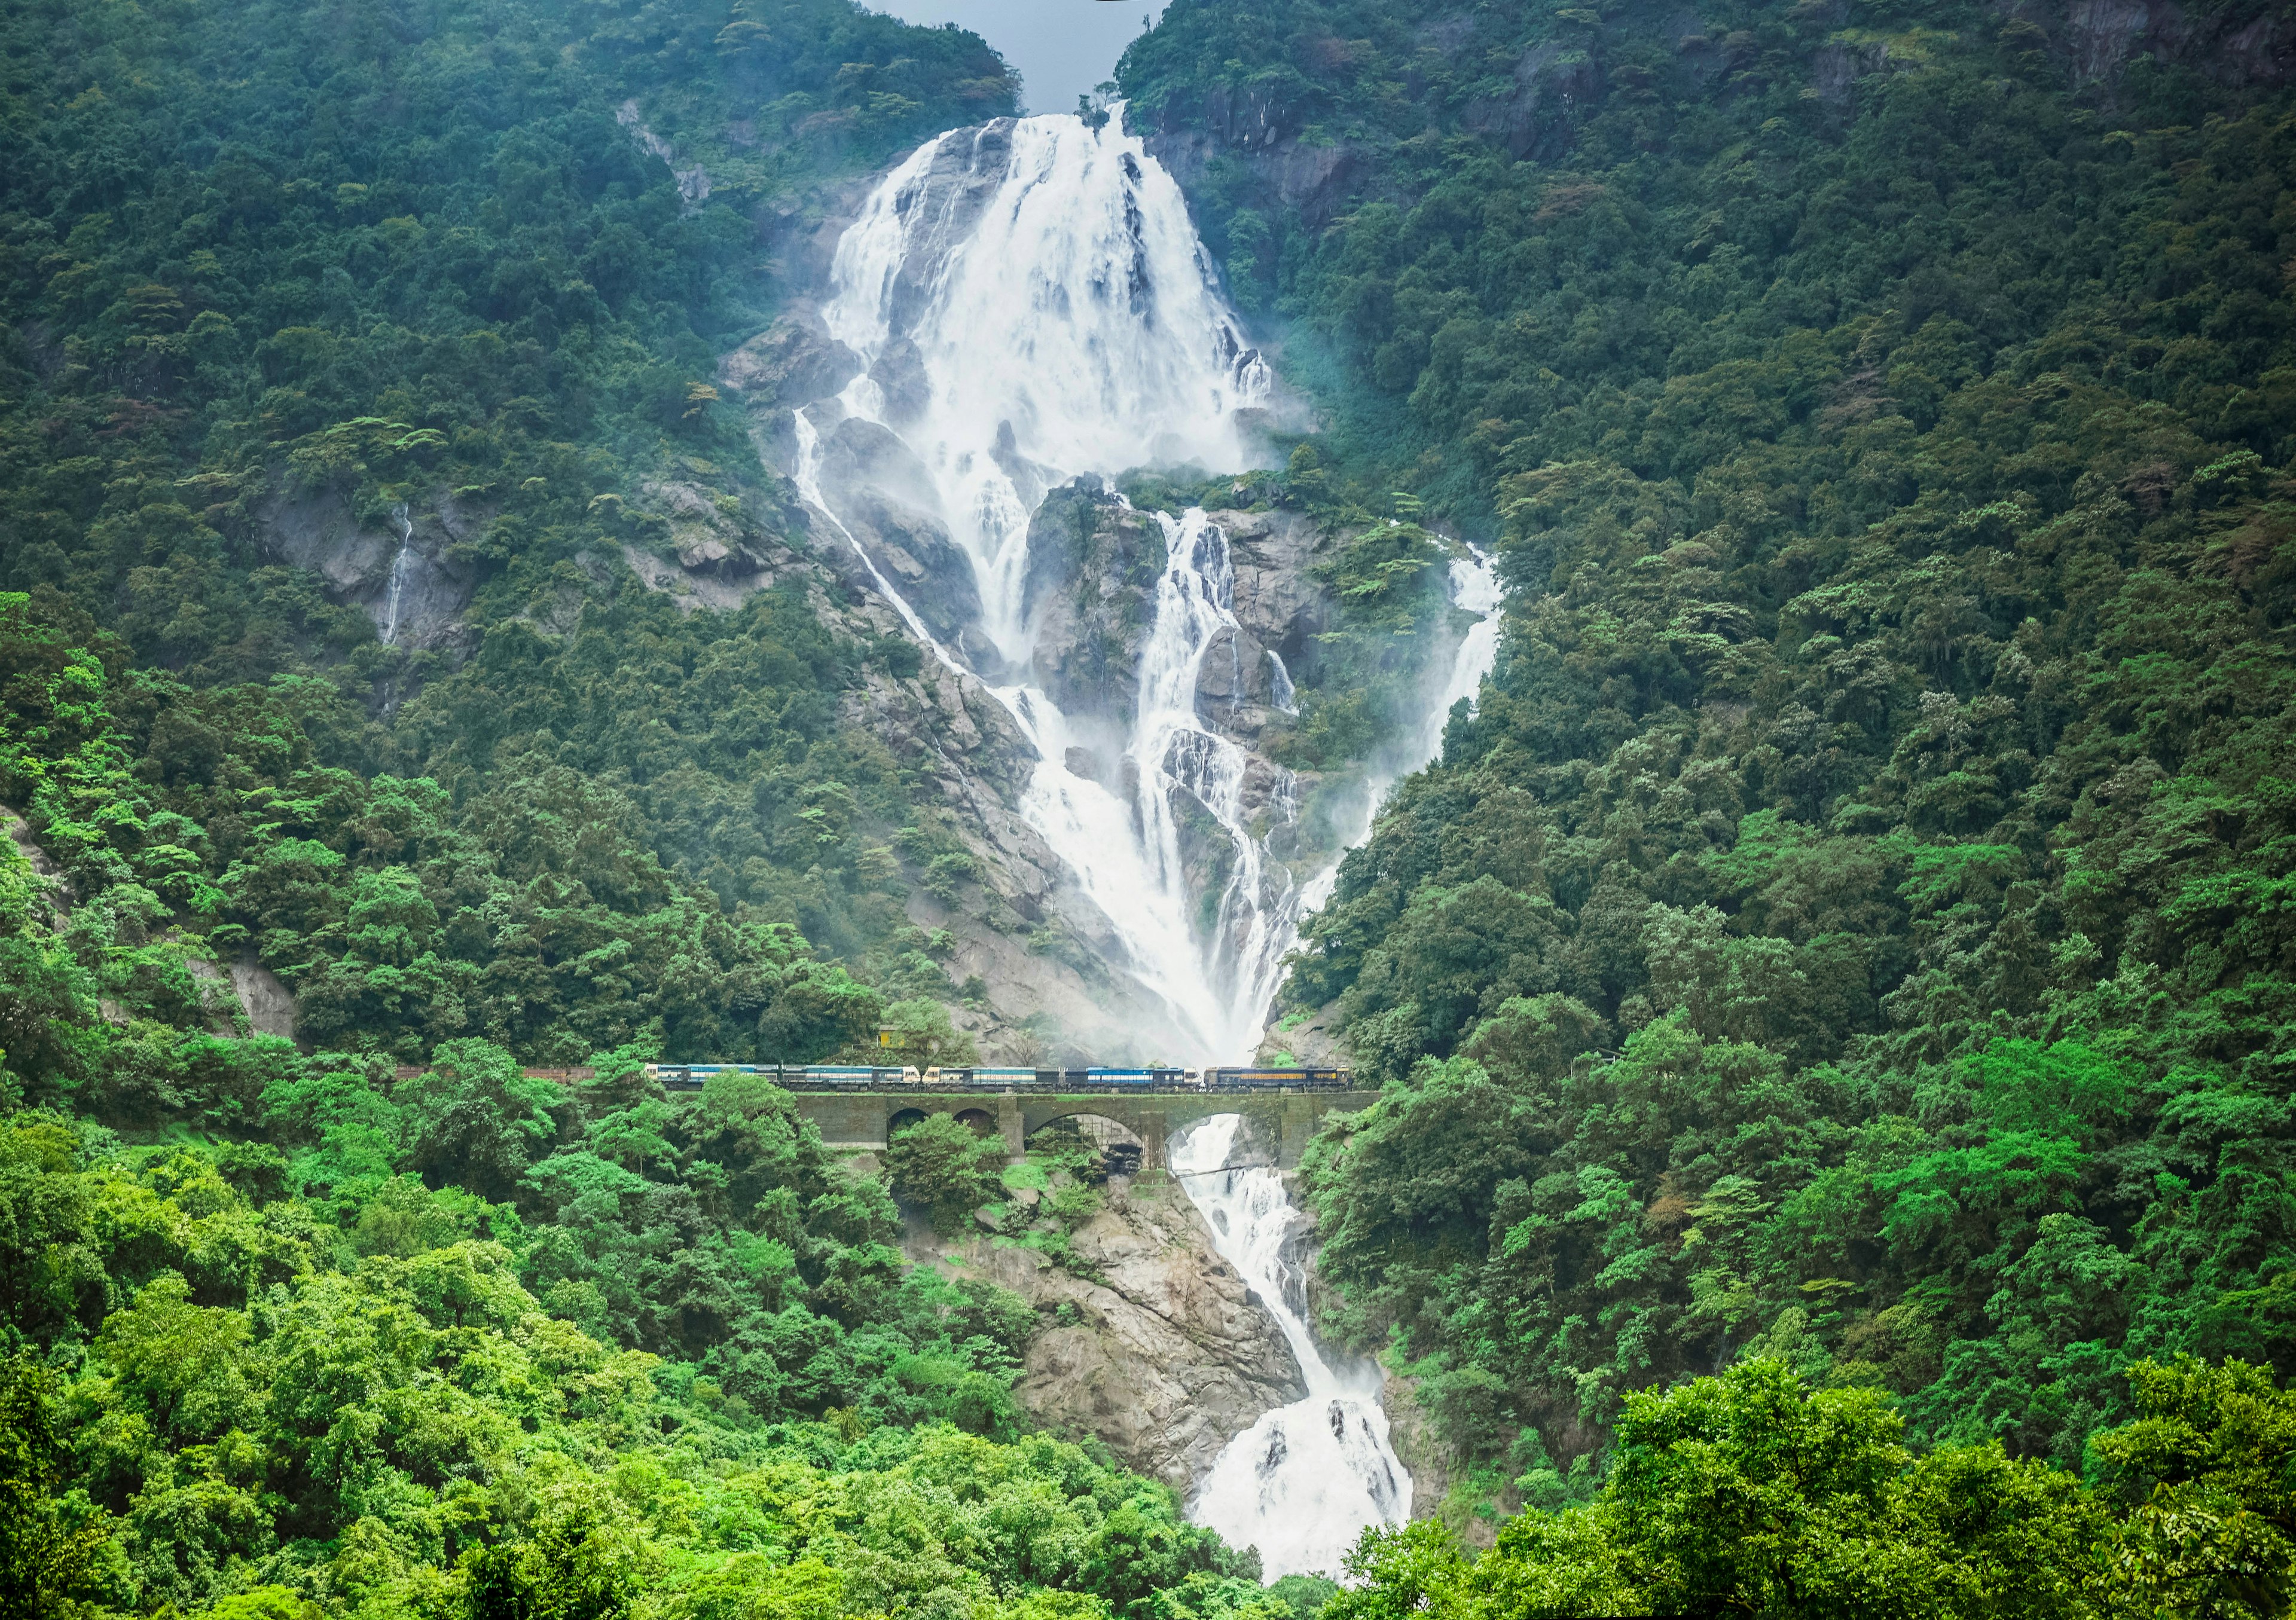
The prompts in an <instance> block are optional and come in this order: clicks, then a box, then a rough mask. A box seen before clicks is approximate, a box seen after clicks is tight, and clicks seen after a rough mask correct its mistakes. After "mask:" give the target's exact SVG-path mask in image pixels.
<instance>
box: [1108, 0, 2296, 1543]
mask: <svg viewBox="0 0 2296 1620" xmlns="http://www.w3.org/2000/svg"><path fill="white" fill-rule="evenodd" d="M2137 10H2139V11H2144V10H2145V8H2141V7H2140V8H2137ZM2162 14H2163V10H2162V8H2157V7H2156V8H2153V9H2152V10H2151V11H2147V12H2145V15H2144V17H2143V18H2140V19H2136V20H2128V19H2122V20H2120V21H2117V22H2113V23H2111V24H2108V23H2105V22H2100V21H2098V20H2096V19H2095V16H2093V15H2091V13H2089V12H2086V11H2084V10H2082V9H2081V8H2071V9H2065V8H2048V7H2044V6H2039V5H2031V6H2025V7H2021V8H2019V7H2011V6H1985V5H1975V4H1926V3H1920V0H1907V3H1898V4H1871V5H1868V4H1860V5H1854V6H1850V5H1835V4H1819V3H1806V4H1797V5H1791V6H1789V5H1771V4H1707V5H1702V6H1699V7H1697V8H1695V10H1694V12H1693V11H1692V10H1685V9H1684V8H1679V7H1662V6H1654V5H1653V6H1645V5H1639V4H1620V5H1604V6H1601V7H1556V8H1550V7H1547V6H1544V5H1541V6H1533V7H1528V8H1484V9H1478V10H1472V11H1469V10H1457V11H1453V10H1450V9H1447V8H1444V7H1441V6H1439V5H1431V6H1426V7H1411V8H1400V7H1395V6H1391V5H1386V4H1348V3H1346V0H1257V3H1254V4H1196V3H1194V0H1180V3H1179V4H1175V5H1174V6H1173V7H1172V8H1171V10H1170V12H1169V13H1168V14H1167V16H1166V18H1165V20H1163V22H1162V24H1161V26H1160V27H1159V28H1158V29H1156V30H1155V31H1154V33H1153V34H1152V35H1150V36H1148V37H1144V39H1142V40H1141V41H1140V42H1138V43H1137V44H1136V45H1135V46H1134V47H1133V48H1132V50H1131V51H1130V53H1128V55H1127V57H1126V59H1125V62H1124V66H1123V72H1122V75H1121V78H1122V84H1123V87H1124V90H1125V93H1126V94H1128V96H1129V97H1130V98H1131V101H1132V106H1133V109H1134V114H1135V116H1136V117H1138V118H1140V119H1142V120H1143V121H1144V123H1146V124H1147V125H1148V126H1149V127H1152V128H1154V129H1156V130H1158V131H1159V132H1160V133H1159V134H1158V135H1157V143H1159V145H1160V148H1161V150H1163V151H1166V152H1167V153H1168V154H1169V156H1170V160H1172V161H1173V162H1175V163H1176V164H1178V165H1179V166H1180V167H1181V168H1182V169H1183V172H1184V173H1185V175H1186V176H1189V183H1190V184H1191V185H1192V187H1193V197H1194V199H1195V200H1196V202H1197V205H1198V208H1199V210H1200V213H1201V217H1202V218H1203V221H1204V228H1205V233H1206V236H1207V239H1208V241H1210V242H1211V243H1212V245H1213V247H1214V249H1215V250H1216V251H1217V252H1218V253H1219V254H1220V255H1221V257H1222V258H1224V261H1225V263H1226V270H1227V274H1228V276H1229V278H1230V281H1231V282H1232V283H1233V284H1234V286H1235V287H1236V288H1237V290H1238V291H1239V293H1240V294H1241V295H1242V296H1243V297H1245V298H1246V299H1250V300H1251V301H1252V302H1253V303H1254V305H1255V306H1256V307H1258V308H1259V309H1260V310H1262V311H1264V312H1265V313H1266V315H1267V318H1268V319H1270V320H1271V321H1272V322H1274V323H1277V324H1278V325H1279V327H1280V329H1281V330H1282V331H1284V333H1285V334H1286V338H1285V342H1286V348H1285V351H1284V357H1285V360H1286V362H1287V364H1289V365H1290V366H1291V367H1292V370H1293V371H1294V372H1297V373H1299V374H1302V375H1305V376H1308V377H1310V378H1314V379H1316V380H1318V381H1319V382H1320V383H1321V385H1322V387H1323V390H1324V399H1325V401H1326V402H1327V405H1329V407H1330V408H1331V410H1332V412H1333V421H1332V424H1331V429H1330V431H1329V433H1328V434H1327V435H1326V436H1325V437H1324V438H1322V439H1320V440H1318V441H1316V442H1315V443H1313V444H1311V445H1309V446H1305V447H1303V448H1302V449H1301V450H1300V451H1299V452H1298V453H1296V454H1295V455H1294V457H1293V460H1292V477H1291V485H1292V489H1293V491H1294V492H1295V494H1294V498H1298V499H1302V500H1306V501H1309V502H1326V503H1354V504H1355V505H1357V507H1359V508H1363V509H1368V510H1374V511H1375V510H1379V509H1380V507H1381V505H1382V503H1395V505H1396V506H1397V507H1398V509H1401V508H1402V507H1403V506H1404V505H1405V504H1406V503H1407V507H1408V510H1409V511H1421V510H1422V508H1423V509H1424V516H1425V518H1426V520H1434V519H1436V518H1440V519H1441V520H1445V521H1447V523H1448V524H1449V525H1450V526H1451V527H1452V528H1455V529H1456V530H1457V531H1459V532H1462V533H1464V534H1465V535H1467V536H1472V537H1476V538H1480V539H1482V540H1484V541H1485V542H1487V543H1488V544H1494V545H1496V546H1497V548H1498V549H1499V550H1500V552H1501V553H1502V556H1503V558H1504V566H1505V571H1506V574H1507V577H1508V579H1509V580H1510V582H1511V585H1512V591H1511V595H1510V598H1509V605H1508V620H1507V626H1506V639H1505V645H1504V649H1503V651H1502V654H1501V660H1500V665H1499V668H1498V670H1497V674H1496V675H1495V676H1494V678H1493V680H1492V681H1491V683H1489V685H1488V687H1487V689H1486V690H1485V691H1484V693H1483V695H1482V699H1481V702H1480V708H1478V709H1477V710H1476V711H1475V713H1474V714H1473V715H1472V717H1470V716H1467V715H1465V714H1464V712H1455V715H1454V716H1453V719H1452V721H1451V724H1450V729H1449V732H1448V734H1447V749H1446V753H1445V757H1444V759H1443V761H1442V762H1441V764H1440V765H1439V767H1438V768H1435V769H1431V770H1429V771H1427V772H1425V773H1423V774H1421V775H1419V776H1417V777H1415V778H1413V779H1411V780H1410V781H1408V782H1407V783H1406V784H1405V785H1404V787H1403V788H1402V789H1401V790H1400V791H1399V792H1398V795H1397V797H1396V798H1395V800H1394V802H1393V803H1392V804H1391V806H1390V808H1389V809H1388V811H1387V813H1386V814H1384V815H1383V816H1382V818H1381V821H1380V823H1379V825H1378V828H1377V830H1376V831H1375V833H1374V836H1373V838H1372V839H1371V841H1370V843H1369V844H1368V845H1367V846H1366V847H1364V848H1363V849H1361V850H1359V851H1358V852H1357V853H1356V854H1354V855H1351V856H1350V857H1349V860H1348V862H1347V863H1346V865H1345V867H1344V869H1343V871H1342V874H1341V879H1340V882H1339V886H1338V891H1337V894H1336V896H1335V898H1334V900H1333V904H1331V905H1330V907H1329V908H1328V909H1326V910H1325V911H1324V912H1323V913H1322V914H1321V915H1320V916H1319V917H1318V918H1317V919H1316V920H1315V921H1314V923H1313V924H1312V925H1311V927H1310V929H1309V934H1310V942H1309V947H1308V950H1307V952H1306V953H1305V954H1304V956H1303V958H1302V959H1301V960H1300V962H1299V963H1298V965H1297V967H1296V970H1295V972H1294V974H1293V977H1292V981H1291V984H1290V986H1289V989H1288V990H1287V992H1286V995H1287V998H1288V1001H1289V1003H1290V1007H1291V1009H1292V1010H1291V1012H1290V1014H1289V1016H1288V1018H1287V1019H1285V1021H1284V1024H1283V1026H1282V1027H1298V1026H1300V1025H1301V1024H1302V1023H1303V1022H1304V1021H1305V1020H1306V1019H1308V1015H1309V1014H1310V1013H1316V1012H1319V1011H1320V1014H1321V1016H1320V1017H1319V1018H1318V1019H1316V1027H1332V1028H1335V1029H1336V1030H1337V1031H1338V1032H1339V1039H1340V1042H1341V1045H1342V1047H1343V1049H1344V1050H1346V1051H1349V1052H1351V1053H1352V1054H1353V1055H1354V1058H1355V1060H1356V1061H1357V1063H1358V1064H1359V1066H1360V1067H1361V1068H1362V1069H1363V1070H1365V1071H1366V1072H1368V1073H1370V1074H1372V1075H1374V1076H1378V1077H1379V1078H1380V1079H1381V1080H1382V1082H1383V1083H1384V1084H1385V1086H1386V1094H1385V1096H1384V1098H1383V1099H1382V1101H1381V1103H1380V1104H1379V1106H1378V1107H1377V1108H1375V1109H1373V1110H1372V1111H1371V1112H1370V1113H1368V1114H1365V1115H1363V1116H1361V1117H1357V1118H1356V1119H1355V1120H1354V1121H1352V1122H1351V1123H1349V1124H1346V1125H1341V1126H1340V1127H1339V1128H1337V1129H1334V1130H1333V1131H1332V1132H1330V1133H1327V1134H1326V1135H1325V1136H1324V1139H1323V1140H1322V1141H1320V1142H1319V1143H1318V1145H1317V1148H1316V1150H1315V1154H1314V1156H1313V1158H1312V1161H1311V1164H1310V1166H1309V1169H1308V1185H1309V1188H1310V1190H1311V1192H1312V1196H1313V1198H1314V1199H1315V1202H1316V1207H1317V1210H1318V1212H1319V1214H1320V1215H1321V1226H1320V1232H1321V1236H1322V1240H1323V1243H1324V1251H1323V1267H1324V1275H1325V1277H1326V1278H1327V1280H1329V1281H1330V1282H1331V1284H1332V1285H1333V1291H1334V1295H1335V1298H1336V1302H1337V1303H1336V1304H1335V1306H1334V1308H1335V1310H1336V1311H1337V1313H1338V1317H1337V1320H1338V1322H1339V1323H1340V1324H1341V1326H1342V1327H1343V1329H1344V1330H1345V1331H1347V1332H1348V1333H1349V1334H1350V1335H1351V1336H1352V1337H1354V1338H1356V1339H1357V1342H1358V1343H1361V1344H1364V1345H1365V1346H1381V1347H1386V1348H1387V1349H1388V1354H1389V1355H1390V1360H1391V1361H1392V1362H1393V1363H1394V1364H1395V1365H1397V1366H1398V1367H1399V1368H1404V1369H1407V1370H1410V1371H1411V1373H1412V1374H1413V1375H1414V1377H1415V1378H1416V1379H1417V1380H1418V1398H1419V1400H1420V1401H1421V1402H1422V1403H1423V1404H1424V1405H1425V1406H1426V1407H1427V1408H1428V1410H1429V1411H1430V1412H1431V1415H1432V1418H1433V1420H1434V1421H1435V1423H1436V1424H1437V1426H1438V1428H1439V1430H1440V1431H1441V1433H1442V1434H1443V1435H1444V1436H1446V1437H1447V1439H1448V1441H1449V1442H1450V1444H1452V1445H1453V1446H1454V1447H1455V1448H1456V1451H1457V1452H1458V1453H1459V1455H1460V1456H1461V1457H1462V1459H1463V1460H1466V1461H1467V1462H1468V1463H1469V1464H1470V1465H1471V1466H1469V1468H1468V1469H1467V1473H1468V1475H1469V1476H1470V1479H1471V1483H1470V1484H1469V1485H1467V1486H1466V1487H1465V1488H1464V1489H1463V1491H1462V1493H1461V1499H1460V1501H1459V1502H1457V1503H1456V1504H1455V1512H1458V1513H1467V1512H1469V1511H1470V1510H1472V1507H1473V1504H1475V1503H1477V1502H1480V1503H1482V1504H1484V1505H1483V1507H1482V1509H1481V1511H1483V1512H1484V1513H1486V1514H1488V1512H1489V1511H1491V1510H1492V1509H1491V1504H1494V1503H1496V1504H1500V1505H1504V1506H1513V1504H1515V1503H1518V1502H1521V1501H1530V1502H1534V1503H1543V1504H1545V1505H1546V1506H1549V1507H1560V1506H1562V1504H1564V1503H1566V1502H1568V1501H1573V1500H1576V1499H1578V1498H1579V1497H1581V1496H1583V1495H1584V1494H1585V1493H1587V1491H1588V1490H1590V1489H1591V1488H1592V1485H1593V1482H1594V1480H1595V1477H1597V1475H1598V1474H1599V1472H1600V1469H1601V1466H1602V1461H1603V1459H1604V1458H1606V1457H1607V1456H1608V1455H1609V1454H1610V1453H1609V1451H1608V1447H1609V1438H1608V1437H1609V1436H1610V1435H1611V1432H1612V1431H1611V1425H1612V1424H1613V1423H1614V1422H1615V1421H1617V1420H1619V1419H1620V1416H1621V1414H1622V1413H1624V1412H1626V1411H1628V1410H1630V1408H1629V1406H1628V1401H1629V1398H1630V1392H1632V1391H1635V1390H1637V1389H1641V1388H1644V1387H1648V1386H1651V1385H1652V1384H1664V1383H1667V1382H1670V1381H1673V1380H1676V1379H1681V1378H1683V1377H1685V1376H1687V1375H1691V1374H1695V1373H1700V1372H1708V1371H1712V1370H1716V1369H1718V1368H1720V1367H1724V1366H1726V1365H1728V1364H1729V1363H1730V1362H1732V1361H1733V1360H1734V1359H1736V1358H1740V1357H1743V1356H1746V1355H1749V1354H1757V1353H1764V1354H1770V1355H1773V1356H1775V1357H1779V1358H1783V1359H1784V1361H1785V1362H1789V1363H1790V1364H1792V1365H1793V1366H1795V1367H1797V1368H1799V1369H1800V1370H1802V1371H1803V1372H1804V1373H1806V1374H1807V1375H1808V1376H1810V1377H1812V1378H1815V1379H1817V1380H1819V1381H1820V1382H1824V1383H1828V1384H1832V1385H1836V1386H1840V1387H1846V1388H1853V1389H1877V1390H1883V1391H1887V1392H1890V1394H1892V1395H1895V1396H1897V1397H1898V1411H1900V1412H1902V1413H1903V1415H1904V1419H1905V1421H1906V1423H1907V1430H1908V1433H1909V1435H1910V1436H1914V1437H1915V1438H1917V1439H1918V1440H1920V1441H1922V1442H1923V1443H1927V1444H1934V1443H1937V1442H1941V1441H1985V1440H1998V1441H1999V1442H2001V1443H2002V1444H2004V1445H2005V1446H2006V1447H2007V1449H2008V1451H2009V1453H2010V1454H2011V1455H2013V1456H2015V1457H2022V1458H2032V1459H2041V1460H2048V1461H2050V1462H2053V1463H2054V1464H2056V1465H2057V1466H2058V1467H2060V1468H2062V1469H2072V1470H2079V1469H2083V1468H2084V1467H2088V1468H2092V1469H2093V1468H2095V1466H2097V1465H2096V1460H2095V1453H2094V1452H2091V1451H2089V1450H2088V1449H2087V1448H2088V1446H2089V1445H2090V1443H2091V1441H2092V1437H2093V1436H2095V1434H2096V1433H2097V1432H2098V1430H2099V1429H2100V1428H2102V1427H2103V1426H2105V1425H2108V1424H2112V1423H2114V1422H2118V1421H2122V1420H2127V1419H2128V1418H2129V1417H2131V1416H2133V1415H2134V1414H2135V1412H2136V1406H2135V1405H2134V1404H2133V1402H2134V1401H2135V1399H2136V1395H2134V1394H2133V1392H2132V1390H2131V1387H2130V1384H2129V1381H2128V1368H2129V1365H2130V1363H2131V1362H2133V1361H2135V1360H2136V1359H2137V1358H2139V1357H2142V1356H2146V1355H2153V1356H2168V1355H2172V1354H2177V1353H2185V1352H2190V1353H2196V1354H2202V1355H2210V1356H2220V1355H2225V1354H2237V1355H2240V1356H2243V1357H2246V1358H2248V1359H2250V1360H2251V1361H2253V1362H2259V1363H2263V1364H2267V1365H2271V1366H2274V1367H2276V1368H2278V1369H2280V1370H2282V1371H2283V1372H2284V1371H2285V1370H2287V1368H2288V1367H2289V1365H2290V1359H2291V1357H2292V1355H2296V1340H2292V1338H2291V1337H2290V1335H2291V1332H2292V1329H2296V1317H2292V1315H2291V1307H2292V1304H2296V1291H2292V1289H2296V1188H2292V1184H2291V1179H2290V1178H2291V1173H2292V1162H2291V1153H2292V1137H2296V1115H2292V1111H2291V1109H2292V1103H2291V1077H2292V1070H2291V1068H2290V1064H2291V1060H2292V1057H2296V1044H2292V1042H2296V1023H2292V1013H2296V953H2292V952H2296V937H2292V936H2291V935H2290V934H2289V933H2288V932H2287V930H2286V929H2284V927H2283V925H2282V922H2281V918H2282V916H2283V914H2284V908H2283V906H2282V904H2281V903H2280V901H2279V899H2278V896H2279V894H2280V892H2281V886H2282V885H2283V884H2284V883H2285V882H2286V881H2287V880H2288V877H2289V873H2290V870H2291V867H2290V862H2291V858H2292V852H2296V841H2292V835H2296V822H2292V821H2291V819H2290V817H2291V809H2290V806H2291V803H2292V801H2291V799H2290V798H2289V789H2288V783H2289V781H2291V780H2296V751H2292V750H2296V729H2292V727H2296V719H2292V712H2296V711H2292V708H2291V702H2292V698H2296V663H2292V652H2296V644H2292V642H2291V640H2290V637H2291V634H2292V614H2296V595H2292V577H2291V576H2290V574H2289V572H2288V569H2289V558H2290V556H2291V555H2292V553H2291V551H2290V547H2291V545H2292V544H2296V477H2292V473H2296V469H2292V464H2291V463H2292V458H2296V391H2292V390H2296V95H2292V92H2291V91H2290V89H2289V88H2288V86H2289V84H2290V82H2291V79H2292V77H2296V75H2292V70H2291V41H2290V37H2289V24H2288V20H2287V18H2286V17H2285V15H2284V12H2278V11H2276V10H2275V9H2274V8H2270V7H2267V6H2264V5H2261V4H2251V5H2246V6H2241V5H2227V6H2214V7H2194V8H2192V10H2191V11H2190V12H2189V13H2183V14H2182V15H2184V16H2185V23H2184V24H2180V25H2178V26H2179V27H2181V28H2183V29H2184V31H2183V32H2182V33H2181V34H2175V35H2174V37H2169V35H2170V33H2172V32H2173V30H2169V32H2164V30H2168V29H2169V25H2168V24H2167V23H2164V22H2162V21H2161V15H2162ZM2115 30H2119V31H2115ZM2148 30H2149V31H2148ZM1390 491H1394V492H1398V493H1396V494H1394V495H1390V494H1389V492H1390ZM1311 1033H1312V1032H1311ZM1645 1432H1647V1431H1645ZM1527 1534H1528V1533H1527ZM1541 1534H1543V1533H1541Z"/></svg>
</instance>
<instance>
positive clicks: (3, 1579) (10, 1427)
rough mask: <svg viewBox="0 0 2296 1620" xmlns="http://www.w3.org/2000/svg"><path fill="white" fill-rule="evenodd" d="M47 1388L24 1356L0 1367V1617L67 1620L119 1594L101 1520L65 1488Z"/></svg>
mask: <svg viewBox="0 0 2296 1620" xmlns="http://www.w3.org/2000/svg"><path fill="white" fill-rule="evenodd" d="M53 1389H54V1381H53V1378H52V1377H51V1375H50V1374H49V1373H48V1371H47V1370H46V1369H45V1368H44V1367H42V1366H40V1365H39V1363H38V1362H35V1361H34V1360H32V1359H31V1357H29V1355H23V1354H19V1355H16V1356H14V1357H12V1358H11V1359H10V1360H8V1361H7V1362H0V1614H5V1615H21V1616H28V1617H29V1616H41V1617H42V1620H48V1617H50V1616H53V1617H54V1620H72V1617H73V1616H80V1615H92V1614H93V1613H94V1612H95V1611H97V1610H98V1609H99V1608H104V1607H108V1606H110V1605H111V1604H113V1603H117V1602H119V1601H121V1600H122V1599H123V1598H124V1597H125V1594H124V1593H122V1592H120V1591H119V1590H118V1582H117V1580H116V1578H115V1577H114V1576H113V1575H112V1572H111V1569H110V1568H109V1567H107V1566H106V1564H105V1562H104V1559H103V1552H104V1548H105V1544H106V1543H107V1542H109V1540H110V1539H111V1537H110V1532H109V1529H108V1527H107V1526H106V1525H105V1524H104V1522H103V1515H102V1513H101V1512H99V1511H97V1510H94V1509H93V1508H91V1507H90V1506H89V1504H88V1501H87V1497H86V1493H84V1492H81V1491H78V1490H72V1491H70V1492H67V1491H66V1489H65V1480H66V1478H67V1477H68V1476H67V1475H66V1473H65V1470H64V1466H63V1465H64V1460H65V1453H64V1449H63V1447H62V1445H61V1444H60V1442H59V1440H58V1437H57V1435H56V1430H55V1421H54V1417H53V1413H52V1411H50V1405H49V1403H50V1399H51V1397H52V1395H53Z"/></svg>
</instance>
